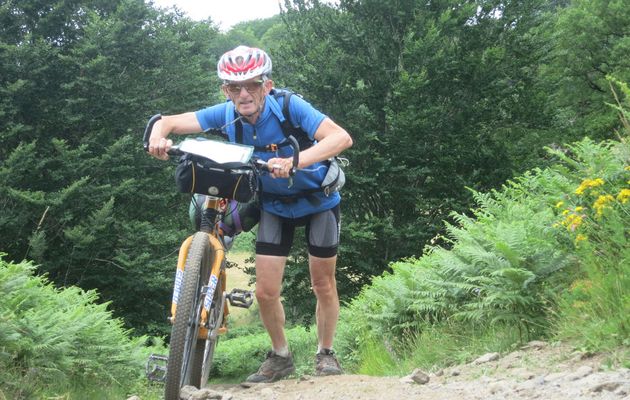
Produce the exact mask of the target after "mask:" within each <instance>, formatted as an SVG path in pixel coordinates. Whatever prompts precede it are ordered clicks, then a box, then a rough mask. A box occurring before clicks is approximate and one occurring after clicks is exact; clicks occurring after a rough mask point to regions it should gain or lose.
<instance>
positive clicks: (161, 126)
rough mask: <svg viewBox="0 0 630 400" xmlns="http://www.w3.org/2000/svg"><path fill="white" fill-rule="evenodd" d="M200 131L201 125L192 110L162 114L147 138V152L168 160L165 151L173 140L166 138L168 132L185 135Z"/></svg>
mask: <svg viewBox="0 0 630 400" xmlns="http://www.w3.org/2000/svg"><path fill="white" fill-rule="evenodd" d="M201 131H202V129H201V125H199V121H198V120H197V116H196V115H195V113H194V112H187V113H183V114H177V115H165V116H162V119H160V120H159V121H157V122H156V123H155V125H153V130H152V131H151V137H150V138H149V154H151V155H152V156H153V157H155V158H159V159H161V160H168V154H166V152H167V151H168V150H169V149H170V148H171V146H172V145H173V141H172V140H170V139H167V137H168V135H169V134H171V133H175V134H177V135H186V134H189V133H197V132H201Z"/></svg>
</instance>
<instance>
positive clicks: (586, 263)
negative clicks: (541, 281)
mask: <svg viewBox="0 0 630 400" xmlns="http://www.w3.org/2000/svg"><path fill="white" fill-rule="evenodd" d="M622 88H623V89H625V91H626V92H627V93H626V94H627V95H630V91H629V90H628V88H627V86H622ZM622 120H623V121H624V125H625V127H626V130H627V133H629V134H630V124H628V120H627V117H626V114H622ZM569 150H570V151H571V154H573V157H569V156H567V155H565V154H564V153H556V154H557V155H558V156H559V157H561V158H562V159H563V160H564V161H565V164H566V165H567V169H566V171H565V173H567V174H572V175H574V176H575V177H576V178H579V181H577V182H575V183H574V186H573V187H572V188H571V189H572V190H568V191H566V193H564V194H563V196H562V197H561V198H559V199H558V200H559V201H558V203H557V207H556V210H557V213H558V216H557V219H558V222H557V225H556V226H558V227H559V228H560V229H561V230H562V231H563V232H564V233H565V234H566V235H567V237H568V238H570V239H571V240H572V241H573V244H574V252H575V254H576V256H577V257H578V258H579V260H580V267H581V268H580V271H579V274H578V275H577V276H576V279H575V281H574V282H573V283H572V285H571V286H570V287H568V288H567V291H566V292H564V293H562V296H561V301H560V304H561V307H560V310H559V317H558V320H557V328H558V333H559V335H560V336H561V337H563V338H572V339H574V340H576V341H577V342H578V344H579V345H580V346H583V347H584V348H586V349H588V350H601V349H614V348H616V347H618V346H626V349H627V346H628V345H630V340H629V339H628V338H629V337H630V236H629V235H628V226H630V146H629V145H628V142H627V140H626V139H624V138H622V141H621V142H605V143H600V144H597V143H593V142H591V141H588V140H584V141H582V142H580V143H578V144H576V145H574V146H571V147H569ZM578 182H579V183H578ZM576 327H579V329H576ZM626 363H627V355H626Z"/></svg>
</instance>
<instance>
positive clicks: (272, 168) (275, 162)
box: [267, 158, 293, 178]
mask: <svg viewBox="0 0 630 400" xmlns="http://www.w3.org/2000/svg"><path fill="white" fill-rule="evenodd" d="M267 165H268V166H269V172H271V176H272V177H273V178H288V177H289V176H290V174H291V170H292V169H293V158H272V159H270V160H269V161H267Z"/></svg>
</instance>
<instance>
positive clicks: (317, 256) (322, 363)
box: [307, 206, 342, 375]
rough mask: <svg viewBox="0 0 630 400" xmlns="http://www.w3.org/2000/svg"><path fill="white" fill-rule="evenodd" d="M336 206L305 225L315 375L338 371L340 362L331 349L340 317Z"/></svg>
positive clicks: (337, 209)
mask: <svg viewBox="0 0 630 400" xmlns="http://www.w3.org/2000/svg"><path fill="white" fill-rule="evenodd" d="M339 220H340V218H339V206H336V207H334V208H333V209H330V210H327V211H324V212H321V213H318V214H315V215H313V216H312V217H311V219H310V222H309V224H308V225H307V239H308V243H309V270H310V273H311V285H312V287H313V292H314V293H315V297H316V298H317V307H316V309H315V317H316V321H317V339H318V349H317V354H316V356H315V373H316V374H317V375H337V374H341V373H342V371H341V366H340V365H339V362H338V361H337V358H336V357H335V353H334V352H333V351H332V346H333V340H334V337H335V331H336V329H337V320H338V319H339V295H338V294H337V280H336V279H335V268H336V264H337V246H338V245H339Z"/></svg>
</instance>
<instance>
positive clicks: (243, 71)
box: [217, 46, 271, 82]
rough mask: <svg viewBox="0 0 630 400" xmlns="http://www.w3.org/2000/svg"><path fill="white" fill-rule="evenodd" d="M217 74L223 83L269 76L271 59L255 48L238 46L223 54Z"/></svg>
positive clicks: (218, 64)
mask: <svg viewBox="0 0 630 400" xmlns="http://www.w3.org/2000/svg"><path fill="white" fill-rule="evenodd" d="M217 73H218V74H219V78H221V79H222V80H224V81H232V82H242V81H246V80H248V79H251V78H253V77H255V76H259V75H263V76H266V75H270V74H271V58H269V56H268V55H267V53H265V52H264V51H263V50H261V49H258V48H256V47H247V46H238V47H237V48H235V49H234V50H230V51H228V52H227V53H225V54H223V55H222V56H221V58H220V59H219V62H218V63H217Z"/></svg>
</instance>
